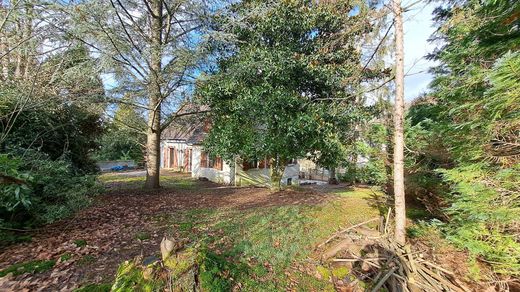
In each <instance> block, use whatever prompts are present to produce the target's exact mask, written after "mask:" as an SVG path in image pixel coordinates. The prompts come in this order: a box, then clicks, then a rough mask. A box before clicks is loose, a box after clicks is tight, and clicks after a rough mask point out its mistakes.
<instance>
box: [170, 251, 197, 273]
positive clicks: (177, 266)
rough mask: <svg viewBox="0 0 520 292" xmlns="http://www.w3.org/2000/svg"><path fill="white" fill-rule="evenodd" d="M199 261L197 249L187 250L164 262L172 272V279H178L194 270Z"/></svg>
mask: <svg viewBox="0 0 520 292" xmlns="http://www.w3.org/2000/svg"><path fill="white" fill-rule="evenodd" d="M196 261H197V252H196V251H195V248H187V249H185V250H184V251H182V252H178V253H177V254H176V255H172V256H170V257H169V258H167V259H166V260H165V261H164V265H165V266H166V267H167V268H168V269H169V270H170V271H171V273H172V277H174V278H176V277H178V276H180V275H182V274H184V273H186V272H187V271H188V270H190V269H191V268H193V267H194V266H195V264H196Z"/></svg>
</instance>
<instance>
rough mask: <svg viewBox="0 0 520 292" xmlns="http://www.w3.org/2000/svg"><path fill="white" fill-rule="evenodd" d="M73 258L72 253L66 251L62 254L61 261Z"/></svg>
mask: <svg viewBox="0 0 520 292" xmlns="http://www.w3.org/2000/svg"><path fill="white" fill-rule="evenodd" d="M71 258H72V254H71V253H70V252H66V253H64V254H62V255H61V256H60V261H62V262H65V261H68V260H70V259H71Z"/></svg>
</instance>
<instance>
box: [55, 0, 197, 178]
mask: <svg viewBox="0 0 520 292" xmlns="http://www.w3.org/2000/svg"><path fill="white" fill-rule="evenodd" d="M204 4H205V2H204V1H196V0H194V1H188V0H186V1H174V0H169V1H162V0H147V1H134V0H123V1H119V0H113V1H109V2H107V1H98V0H92V1H81V2H78V3H72V2H70V3H68V4H67V7H66V8H67V9H65V10H64V12H65V13H67V15H70V17H71V18H72V20H73V24H74V25H73V27H74V29H73V30H70V31H68V32H67V33H68V34H69V35H70V36H72V37H73V38H75V39H78V40H81V41H82V42H83V43H85V44H86V45H88V46H89V48H90V49H91V50H92V52H93V54H95V55H99V57H100V60H101V64H104V65H105V66H104V69H105V73H107V74H112V75H111V76H112V77H113V78H114V79H115V81H114V82H112V84H111V86H112V87H113V88H112V90H111V91H110V93H111V96H112V98H110V99H109V102H120V101H121V100H120V99H121V96H123V94H125V95H130V96H129V97H130V98H131V99H132V100H134V101H135V102H132V103H128V104H130V105H132V106H134V107H137V108H139V109H142V110H144V111H145V112H146V115H147V118H148V119H147V127H146V137H147V139H146V170H147V171H146V182H145V187H146V188H158V187H159V186H160V184H159V178H160V177H159V170H160V137H161V132H162V131H163V130H164V129H165V128H166V127H167V126H168V125H169V124H170V123H171V122H172V121H173V120H174V119H175V118H177V117H178V116H180V115H177V114H176V113H177V112H178V111H179V110H180V109H181V108H182V105H183V104H184V101H186V99H187V96H189V93H190V90H191V89H190V88H191V85H192V81H193V80H194V79H195V77H196V70H195V66H196V65H197V63H198V61H199V60H200V57H201V52H202V51H201V50H199V49H198V48H199V46H198V42H200V41H201V40H202V38H201V34H200V30H201V29H202V28H203V22H204V21H205V17H206V15H205V13H206V11H207V7H205V6H204ZM194 112H197V111H194ZM189 114H193V112H188V113H186V112H184V113H183V114H182V115H189Z"/></svg>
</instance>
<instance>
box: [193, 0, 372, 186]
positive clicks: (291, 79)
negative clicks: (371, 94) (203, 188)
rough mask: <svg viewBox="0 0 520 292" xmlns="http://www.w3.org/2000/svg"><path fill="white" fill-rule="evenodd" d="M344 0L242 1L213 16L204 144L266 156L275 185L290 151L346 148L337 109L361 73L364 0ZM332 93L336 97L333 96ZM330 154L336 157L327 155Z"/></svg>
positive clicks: (223, 152) (325, 158)
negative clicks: (217, 34) (223, 38)
mask: <svg viewBox="0 0 520 292" xmlns="http://www.w3.org/2000/svg"><path fill="white" fill-rule="evenodd" d="M354 9H355V8H354V6H353V5H352V4H349V3H346V2H343V1H330V2H324V3H322V2H320V3H316V2H315V1H303V0H302V1H268V2H267V3H265V2H263V1H243V2H240V3H238V4H235V5H232V6H231V8H230V10H229V13H228V14H227V15H224V16H222V17H220V18H219V19H218V21H217V22H216V23H215V27H216V29H217V30H219V31H221V32H223V34H225V35H230V36H232V37H233V38H234V39H233V40H234V41H232V42H230V43H222V42H220V43H217V44H216V47H217V48H218V50H217V52H218V53H217V54H218V56H219V63H218V65H219V68H218V71H216V72H214V74H213V75H210V76H209V77H208V79H207V80H206V82H205V84H204V85H203V86H202V88H201V91H200V95H201V96H202V97H203V98H204V100H205V102H206V103H207V105H209V107H210V108H211V110H212V111H211V116H210V117H211V121H212V123H213V124H212V128H211V131H210V133H209V136H208V137H207V139H206V143H205V147H206V148H207V149H208V150H209V151H210V153H212V154H214V155H220V156H222V157H224V158H225V159H228V160H232V159H233V158H234V157H236V156H237V155H238V156H240V157H241V158H242V159H245V160H253V159H259V160H261V159H265V157H267V158H269V159H270V160H271V164H270V165H271V172H272V175H271V178H272V181H273V183H272V185H273V186H274V187H279V184H280V178H281V175H282V174H283V171H284V169H285V166H286V163H287V162H288V161H289V160H290V159H294V158H298V157H305V156H308V157H310V158H312V159H314V160H315V161H320V162H322V163H327V164H331V165H332V164H334V163H336V162H337V161H339V160H340V159H337V158H338V155H339V156H341V155H342V154H343V153H344V150H343V145H342V143H341V141H340V140H339V135H338V134H337V132H336V131H337V130H338V129H337V128H336V125H337V124H335V122H336V116H335V114H336V113H340V112H341V110H340V109H339V108H338V109H335V107H336V106H339V105H340V102H338V100H341V104H343V103H348V100H349V98H352V97H351V96H352V95H351V94H352V90H350V88H353V87H356V86H353V84H352V80H354V83H355V84H358V83H359V82H361V81H360V79H362V78H359V76H363V74H362V73H361V69H362V68H361V65H360V56H359V51H358V50H356V46H355V41H356V40H357V36H358V35H360V34H362V33H363V32H365V31H367V30H370V26H369V25H368V24H367V23H366V22H362V21H361V20H362V19H363V17H364V15H365V12H366V7H364V6H358V7H357V9H359V11H360V12H359V13H358V14H356V15H353V16H351V15H349V13H350V12H351V11H353V10H354ZM336 99H337V100H336ZM331 156H334V157H331Z"/></svg>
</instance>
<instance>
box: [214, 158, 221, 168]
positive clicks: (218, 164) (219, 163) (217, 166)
mask: <svg viewBox="0 0 520 292" xmlns="http://www.w3.org/2000/svg"><path fill="white" fill-rule="evenodd" d="M213 168H214V169H216V170H222V168H223V162H222V158H220V157H216V158H215V163H214V165H213Z"/></svg>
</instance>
